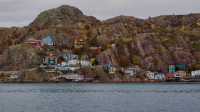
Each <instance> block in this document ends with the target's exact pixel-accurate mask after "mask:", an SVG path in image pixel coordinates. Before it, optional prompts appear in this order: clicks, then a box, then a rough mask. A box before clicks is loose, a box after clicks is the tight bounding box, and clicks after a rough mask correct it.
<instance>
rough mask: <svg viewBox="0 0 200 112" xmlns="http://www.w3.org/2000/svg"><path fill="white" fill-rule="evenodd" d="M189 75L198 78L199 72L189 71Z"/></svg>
mask: <svg viewBox="0 0 200 112" xmlns="http://www.w3.org/2000/svg"><path fill="white" fill-rule="evenodd" d="M191 75H192V77H199V76H200V70H196V71H191Z"/></svg>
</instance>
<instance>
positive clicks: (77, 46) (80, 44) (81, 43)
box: [74, 38, 86, 48]
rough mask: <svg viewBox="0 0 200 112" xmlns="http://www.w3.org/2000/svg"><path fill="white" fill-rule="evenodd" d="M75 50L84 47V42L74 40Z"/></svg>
mask: <svg viewBox="0 0 200 112" xmlns="http://www.w3.org/2000/svg"><path fill="white" fill-rule="evenodd" d="M74 45H75V48H81V47H82V46H83V45H86V42H85V41H84V39H79V38H78V39H75V42H74Z"/></svg>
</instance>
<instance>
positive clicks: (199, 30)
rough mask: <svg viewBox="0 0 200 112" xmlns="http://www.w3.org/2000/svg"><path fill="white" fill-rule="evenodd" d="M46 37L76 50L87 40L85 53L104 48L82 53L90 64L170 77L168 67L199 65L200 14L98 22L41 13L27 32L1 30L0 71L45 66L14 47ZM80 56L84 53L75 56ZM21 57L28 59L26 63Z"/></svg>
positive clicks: (33, 53)
mask: <svg viewBox="0 0 200 112" xmlns="http://www.w3.org/2000/svg"><path fill="white" fill-rule="evenodd" d="M47 35H49V36H50V37H52V39H53V41H55V42H56V43H61V44H62V45H67V47H68V48H73V47H72V46H73V42H74V40H75V38H84V39H85V40H86V42H87V46H86V48H87V47H89V46H102V50H101V52H97V53H94V52H90V51H85V52H84V53H85V54H88V55H89V58H96V59H97V63H98V64H113V65H116V66H123V67H125V68H127V67H132V66H134V65H139V66H140V67H141V68H142V69H144V70H152V71H154V70H156V71H161V72H164V73H166V72H167V68H168V65H170V64H176V63H186V64H187V65H192V64H195V63H199V62H200V58H199V56H200V46H199V44H200V14H198V13H196V14H192V13H191V14H187V15H161V16H158V17H149V18H148V19H139V18H136V17H130V16H117V17H114V18H110V19H108V20H105V21H99V20H97V19H96V18H95V17H92V16H86V15H84V14H83V13H82V12H81V11H80V10H79V9H78V8H75V7H72V6H68V5H63V6H60V7H58V8H56V9H50V10H47V11H44V12H42V13H41V14H39V15H38V17H37V18H36V19H35V20H34V21H33V22H32V23H30V25H29V26H28V27H24V28H1V29H0V46H1V49H0V51H4V50H5V49H6V50H5V51H4V52H2V53H1V52H0V53H1V57H0V58H1V60H0V66H1V68H0V70H22V69H25V68H34V67H35V66H36V65H35V64H36V63H35V62H36V61H38V62H41V58H39V56H38V51H37V50H34V49H31V48H30V49H29V50H25V49H22V47H20V46H21V45H17V46H13V45H15V44H20V43H22V44H23V43H25V42H26V40H27V39H29V38H31V37H34V38H36V39H42V38H43V37H45V36H47ZM110 44H115V47H112V48H110V47H108V45H110ZM9 46H11V47H9ZM27 47H30V46H27ZM77 51H78V50H77ZM81 53H82V51H80V50H79V52H77V54H81ZM23 54H26V55H27V58H28V59H26V60H27V62H25V59H24V56H23ZM124 60H126V61H124ZM127 60H128V61H127ZM124 62H125V63H124ZM17 65H20V66H17Z"/></svg>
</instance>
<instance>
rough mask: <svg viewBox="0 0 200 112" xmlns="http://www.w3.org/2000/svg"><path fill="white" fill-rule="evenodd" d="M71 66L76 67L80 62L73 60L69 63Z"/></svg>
mask: <svg viewBox="0 0 200 112" xmlns="http://www.w3.org/2000/svg"><path fill="white" fill-rule="evenodd" d="M68 63H69V66H76V64H77V63H79V61H78V60H77V59H72V60H69V61H68Z"/></svg>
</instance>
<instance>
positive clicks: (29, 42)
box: [26, 38, 42, 46]
mask: <svg viewBox="0 0 200 112" xmlns="http://www.w3.org/2000/svg"><path fill="white" fill-rule="evenodd" d="M41 43H42V40H35V39H34V38H30V39H28V40H27V42H26V44H27V45H33V46H41Z"/></svg>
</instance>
